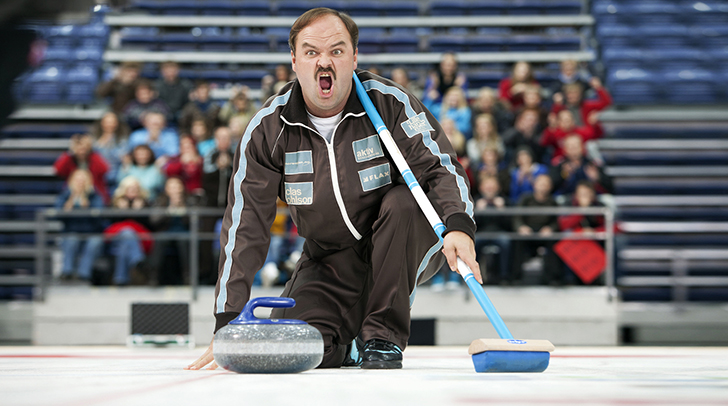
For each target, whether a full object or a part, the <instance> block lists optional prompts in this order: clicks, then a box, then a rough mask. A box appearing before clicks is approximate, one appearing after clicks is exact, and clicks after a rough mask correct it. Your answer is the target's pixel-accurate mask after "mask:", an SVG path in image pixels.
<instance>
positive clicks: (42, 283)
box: [35, 207, 616, 300]
mask: <svg viewBox="0 0 728 406" xmlns="http://www.w3.org/2000/svg"><path fill="white" fill-rule="evenodd" d="M284 210H285V209H284ZM223 213H224V209H221V208H206V207H189V208H184V209H175V210H170V209H167V208H145V209H138V210H122V209H114V208H103V209H78V210H73V211H62V210H58V209H45V210H39V211H38V212H36V220H35V275H36V279H35V280H36V282H37V287H38V293H37V294H36V298H37V299H39V300H43V298H44V296H45V289H46V286H47V284H48V281H47V272H46V267H45V264H46V261H45V258H46V257H47V256H48V253H49V251H50V248H49V247H48V241H49V239H51V238H55V237H60V236H63V235H73V236H77V237H80V238H89V237H92V236H98V235H99V233H64V232H60V231H52V230H53V228H51V227H49V225H50V224H51V223H49V221H48V220H49V219H64V218H91V219H102V218H109V219H113V218H148V217H149V216H168V217H181V216H186V217H189V231H187V232H152V233H150V235H151V236H152V237H153V239H154V240H155V241H167V240H186V241H189V242H190V250H189V267H190V287H191V290H192V298H193V300H197V294H198V288H199V280H198V279H199V242H200V241H213V240H215V239H217V238H219V234H216V233H214V232H201V231H200V218H201V217H215V218H220V217H221V216H222V215H223ZM474 214H475V216H476V217H480V216H488V217H493V216H498V217H500V216H508V217H512V216H519V215H573V214H581V215H592V216H593V215H598V216H603V217H604V220H605V221H604V222H605V231H602V232H588V233H584V232H554V233H552V234H549V235H540V234H537V233H535V234H531V235H522V234H519V233H517V232H477V233H476V234H475V236H476V239H494V238H498V237H507V238H509V239H511V240H561V239H570V240H596V241H604V248H605V253H606V266H605V276H606V277H605V280H606V282H605V284H606V286H607V287H608V288H609V292H610V299H611V298H614V297H616V292H615V291H614V212H613V211H612V210H611V209H610V208H608V207H589V208H579V207H504V208H499V209H493V208H491V209H486V210H477V211H475V213H474Z"/></svg>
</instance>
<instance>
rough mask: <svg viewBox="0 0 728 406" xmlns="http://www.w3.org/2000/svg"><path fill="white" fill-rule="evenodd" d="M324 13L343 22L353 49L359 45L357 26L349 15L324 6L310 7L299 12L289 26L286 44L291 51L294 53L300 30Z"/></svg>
mask: <svg viewBox="0 0 728 406" xmlns="http://www.w3.org/2000/svg"><path fill="white" fill-rule="evenodd" d="M326 15H332V16H336V17H338V18H339V19H340V20H341V22H342V23H344V26H345V27H346V30H347V31H349V36H350V37H351V45H352V47H353V48H354V49H356V48H357V46H358V45H359V27H357V25H356V23H355V22H354V20H352V19H351V17H349V16H348V15H346V14H344V13H342V12H340V11H336V10H334V9H331V8H326V7H319V8H312V9H311V10H308V11H307V12H305V13H303V14H301V16H300V17H298V19H296V22H294V23H293V26H292V27H291V32H290V33H289V34H288V46H289V47H290V48H291V51H292V52H293V54H294V55H295V54H296V39H297V38H298V34H299V33H300V32H301V30H303V29H304V28H306V27H308V26H309V25H311V23H313V22H314V21H316V20H318V19H319V18H321V17H323V16H326Z"/></svg>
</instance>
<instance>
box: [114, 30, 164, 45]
mask: <svg viewBox="0 0 728 406" xmlns="http://www.w3.org/2000/svg"><path fill="white" fill-rule="evenodd" d="M120 34H121V45H122V46H124V47H133V48H141V49H146V50H150V51H152V50H154V49H156V47H157V41H158V38H157V37H158V35H159V28H157V27H124V28H122V29H121V30H120Z"/></svg>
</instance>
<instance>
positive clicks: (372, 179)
mask: <svg viewBox="0 0 728 406" xmlns="http://www.w3.org/2000/svg"><path fill="white" fill-rule="evenodd" d="M359 180H360V181H361V188H362V189H363V190H364V191H365V192H368V191H370V190H374V189H377V188H380V187H382V186H385V185H388V184H390V183H392V175H391V174H390V170H389V164H382V165H377V166H375V167H372V168H368V169H364V170H361V171H359Z"/></svg>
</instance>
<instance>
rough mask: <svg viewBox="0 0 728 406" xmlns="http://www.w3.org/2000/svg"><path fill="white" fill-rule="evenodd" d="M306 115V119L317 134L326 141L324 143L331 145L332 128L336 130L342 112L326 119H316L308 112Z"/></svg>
mask: <svg viewBox="0 0 728 406" xmlns="http://www.w3.org/2000/svg"><path fill="white" fill-rule="evenodd" d="M306 113H307V114H308V118H309V119H310V120H311V123H312V124H313V126H314V127H316V131H318V132H319V134H321V135H322V136H323V137H324V138H325V139H326V142H328V143H331V137H332V136H333V135H334V128H336V125H337V124H339V121H341V116H342V115H343V114H344V112H343V111H342V112H340V113H339V114H337V115H335V116H332V117H326V118H321V117H316V116H314V115H313V114H311V113H309V112H306Z"/></svg>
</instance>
